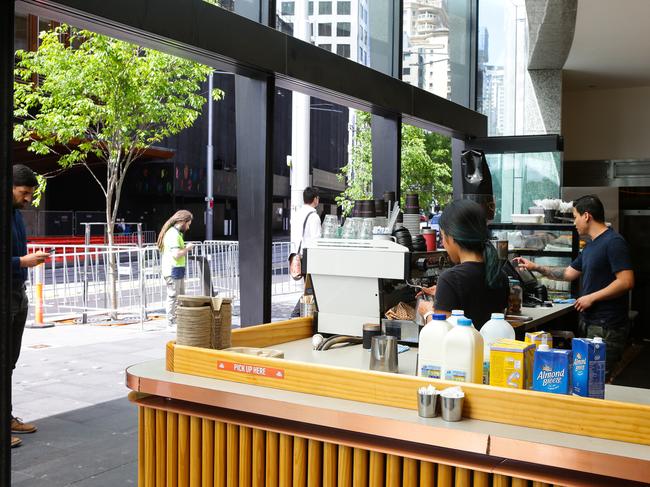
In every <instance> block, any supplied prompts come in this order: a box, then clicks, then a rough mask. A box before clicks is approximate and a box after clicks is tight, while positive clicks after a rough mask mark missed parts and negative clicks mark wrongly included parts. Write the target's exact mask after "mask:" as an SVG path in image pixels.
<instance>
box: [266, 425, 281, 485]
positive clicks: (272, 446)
mask: <svg viewBox="0 0 650 487" xmlns="http://www.w3.org/2000/svg"><path fill="white" fill-rule="evenodd" d="M279 448H280V437H279V435H278V433H275V432H272V431H267V432H266V487H278V486H279V485H280V484H279V481H280V470H279V467H280V450H279Z"/></svg>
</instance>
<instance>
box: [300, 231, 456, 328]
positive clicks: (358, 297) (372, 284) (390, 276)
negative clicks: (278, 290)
mask: <svg viewBox="0 0 650 487" xmlns="http://www.w3.org/2000/svg"><path fill="white" fill-rule="evenodd" d="M305 250H306V252H305V255H306V256H305V260H304V261H303V265H305V266H306V271H307V273H308V274H310V276H311V280H312V284H313V288H314V296H315V299H316V305H317V307H318V316H317V329H318V332H319V333H321V334H323V333H324V334H336V335H352V336H361V335H362V333H363V331H362V328H363V325H364V323H380V322H381V319H382V318H383V317H384V313H385V312H386V311H387V310H388V309H390V308H391V307H393V306H395V305H396V304H397V303H399V302H400V301H402V302H410V301H414V300H415V294H416V292H417V290H416V289H415V288H413V287H412V286H409V283H410V284H414V283H416V284H419V285H422V286H431V285H433V284H435V282H436V279H437V276H438V274H439V273H440V271H441V270H442V269H443V268H445V267H447V266H448V265H449V264H448V259H447V253H446V252H445V251H444V250H439V251H434V252H409V250H408V249H407V248H406V247H404V246H403V245H399V244H397V243H395V242H393V241H391V240H342V239H318V240H316V241H315V242H314V243H313V244H311V245H310V246H308V247H307V248H306V249H305Z"/></svg>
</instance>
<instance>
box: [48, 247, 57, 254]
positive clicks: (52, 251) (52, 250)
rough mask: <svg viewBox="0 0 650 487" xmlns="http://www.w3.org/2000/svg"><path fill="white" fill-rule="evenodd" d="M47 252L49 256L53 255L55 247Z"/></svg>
mask: <svg viewBox="0 0 650 487" xmlns="http://www.w3.org/2000/svg"><path fill="white" fill-rule="evenodd" d="M47 252H48V253H49V254H53V253H54V252H56V248H55V247H52V248H51V249H50V250H48V251H47Z"/></svg>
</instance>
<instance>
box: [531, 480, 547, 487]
mask: <svg viewBox="0 0 650 487" xmlns="http://www.w3.org/2000/svg"><path fill="white" fill-rule="evenodd" d="M533 487H551V484H547V483H545V482H536V481H535V482H533Z"/></svg>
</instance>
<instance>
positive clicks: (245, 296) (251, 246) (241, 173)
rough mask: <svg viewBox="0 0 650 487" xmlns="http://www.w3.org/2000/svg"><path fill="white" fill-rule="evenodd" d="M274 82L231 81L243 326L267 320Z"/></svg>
mask: <svg viewBox="0 0 650 487" xmlns="http://www.w3.org/2000/svg"><path fill="white" fill-rule="evenodd" d="M274 91H275V84H274V81H273V79H272V78H269V79H268V80H257V79H252V78H247V77H244V76H236V78H235V116H236V134H237V219H238V235H239V290H240V317H241V324H242V326H247V325H258V324H260V323H269V322H270V321H271V212H272V191H273V173H272V168H271V142H272V137H271V135H272V123H273V99H274Z"/></svg>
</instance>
